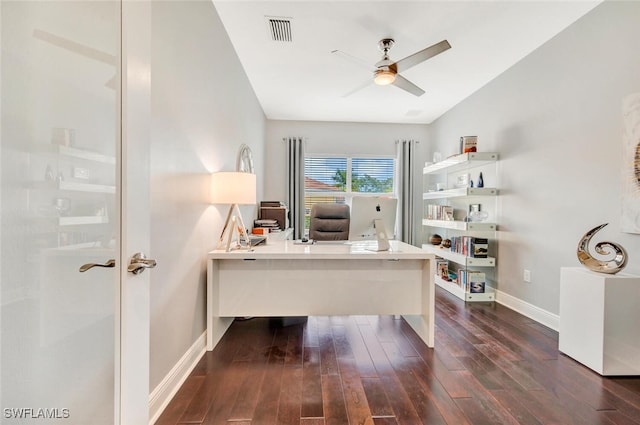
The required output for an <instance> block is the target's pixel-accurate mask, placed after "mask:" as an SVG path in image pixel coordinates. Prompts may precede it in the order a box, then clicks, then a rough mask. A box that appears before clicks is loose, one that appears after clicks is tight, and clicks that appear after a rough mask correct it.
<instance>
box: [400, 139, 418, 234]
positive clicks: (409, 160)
mask: <svg viewBox="0 0 640 425" xmlns="http://www.w3.org/2000/svg"><path fill="white" fill-rule="evenodd" d="M418 143H419V142H418V141H416V140H397V141H396V154H397V163H398V206H399V207H398V210H399V211H398V213H399V216H398V235H399V237H398V239H400V240H401V241H403V242H406V243H408V244H411V245H414V242H415V241H414V239H415V229H414V226H413V219H414V214H413V210H414V203H413V187H414V184H413V183H414V182H413V176H414V168H415V165H414V163H415V154H416V145H417V144H418Z"/></svg>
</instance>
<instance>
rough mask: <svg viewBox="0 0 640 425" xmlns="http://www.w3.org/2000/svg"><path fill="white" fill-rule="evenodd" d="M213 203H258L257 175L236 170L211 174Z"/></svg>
mask: <svg viewBox="0 0 640 425" xmlns="http://www.w3.org/2000/svg"><path fill="white" fill-rule="evenodd" d="M211 203H212V204H244V205H251V204H255V203H256V175H255V174H252V173H241V172H235V171H229V172H219V173H213V174H212V175H211Z"/></svg>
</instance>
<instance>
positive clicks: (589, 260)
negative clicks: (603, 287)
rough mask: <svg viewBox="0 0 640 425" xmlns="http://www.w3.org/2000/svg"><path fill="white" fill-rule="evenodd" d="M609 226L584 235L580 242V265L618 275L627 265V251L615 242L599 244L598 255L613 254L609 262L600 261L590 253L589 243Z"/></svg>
mask: <svg viewBox="0 0 640 425" xmlns="http://www.w3.org/2000/svg"><path fill="white" fill-rule="evenodd" d="M607 224H609V223H604V224H601V225H600V226H597V227H594V228H593V229H591V230H589V231H588V232H587V233H585V234H584V236H583V237H582V239H580V241H579V242H578V250H577V254H578V260H580V263H582V265H583V266H585V267H586V268H588V269H589V270H592V271H594V272H598V273H607V274H616V273H618V272H619V271H620V270H622V269H624V268H625V266H626V265H627V251H625V249H624V248H623V247H622V246H620V245H618V244H616V243H613V242H598V243H597V244H596V246H595V250H596V252H597V253H598V254H600V255H611V254H613V258H611V259H609V260H598V259H597V258H594V257H593V256H592V255H591V254H589V252H588V249H589V242H590V241H591V238H592V237H593V235H595V234H596V233H597V232H599V231H600V230H601V229H602V228H603V227H605V226H606V225H607Z"/></svg>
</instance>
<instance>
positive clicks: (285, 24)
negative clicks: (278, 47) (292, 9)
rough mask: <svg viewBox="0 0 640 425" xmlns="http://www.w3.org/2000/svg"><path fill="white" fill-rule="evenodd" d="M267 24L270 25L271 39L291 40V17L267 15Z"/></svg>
mask: <svg viewBox="0 0 640 425" xmlns="http://www.w3.org/2000/svg"><path fill="white" fill-rule="evenodd" d="M267 25H268V26H269V34H271V40H273V41H282V42H291V41H293V40H292V37H291V18H273V17H267Z"/></svg>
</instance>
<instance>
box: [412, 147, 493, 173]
mask: <svg viewBox="0 0 640 425" xmlns="http://www.w3.org/2000/svg"><path fill="white" fill-rule="evenodd" d="M497 160H498V154H497V153H495V152H468V153H463V154H460V155H454V156H450V157H449V158H447V159H445V160H444V161H440V162H437V163H435V164H431V165H429V166H426V167H424V168H423V169H422V173H423V174H429V173H437V172H445V171H446V172H447V173H454V172H456V171H462V170H465V169H467V168H469V166H470V165H472V166H473V167H478V166H482V165H485V164H489V163H492V162H496V161H497Z"/></svg>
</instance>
